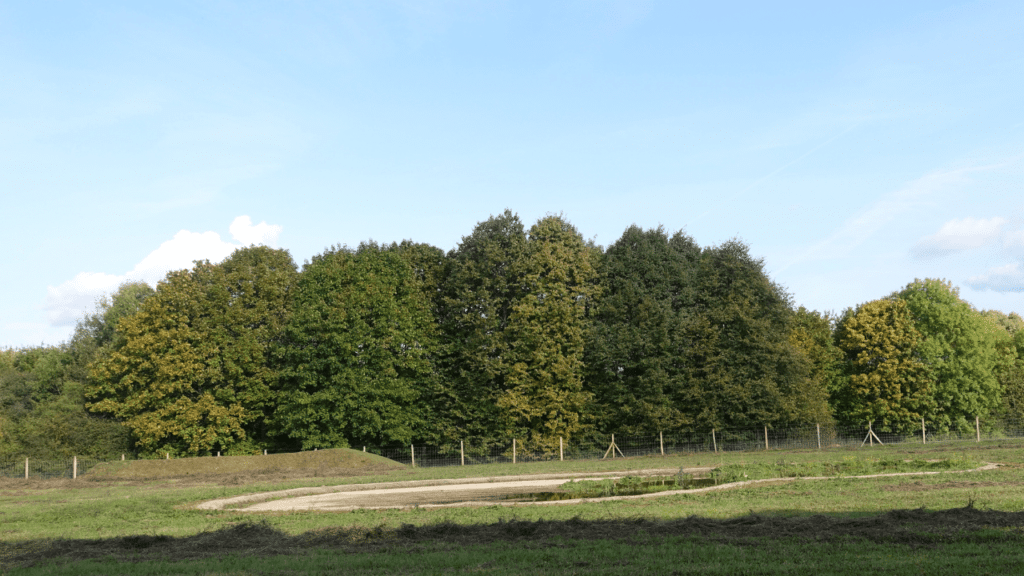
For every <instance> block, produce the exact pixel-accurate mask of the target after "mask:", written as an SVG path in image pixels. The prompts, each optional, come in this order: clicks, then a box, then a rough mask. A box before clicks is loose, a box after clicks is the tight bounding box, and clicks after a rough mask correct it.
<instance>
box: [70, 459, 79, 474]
mask: <svg viewBox="0 0 1024 576" xmlns="http://www.w3.org/2000/svg"><path fill="white" fill-rule="evenodd" d="M71 479H72V480H77V479H78V456H72V457H71Z"/></svg>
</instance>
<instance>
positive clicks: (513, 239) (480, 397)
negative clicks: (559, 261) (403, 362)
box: [439, 210, 529, 439]
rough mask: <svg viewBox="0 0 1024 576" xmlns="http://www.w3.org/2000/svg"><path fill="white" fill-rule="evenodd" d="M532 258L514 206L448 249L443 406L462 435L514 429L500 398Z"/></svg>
mask: <svg viewBox="0 0 1024 576" xmlns="http://www.w3.org/2000/svg"><path fill="white" fill-rule="evenodd" d="M528 257H529V254H528V247H527V237H526V232H525V230H524V229H523V225H522V222H520V220H519V217H518V216H516V215H514V214H512V213H511V212H510V211H508V210H505V212H504V213H502V214H501V215H499V216H492V217H491V218H489V219H488V220H486V221H484V222H480V223H478V224H477V225H476V227H475V228H474V229H473V232H472V233H471V234H470V235H469V236H465V237H463V238H462V241H461V242H460V243H459V245H458V246H457V247H456V248H455V250H453V251H452V252H451V253H449V254H448V272H447V275H446V277H447V278H446V283H445V285H444V287H443V292H442V297H441V299H440V302H441V305H440V314H439V321H440V325H441V329H442V333H443V338H444V340H445V357H444V360H443V365H442V370H443V372H444V378H445V380H446V382H447V393H446V395H445V397H444V399H443V402H442V404H441V405H440V406H439V411H440V412H441V413H443V414H445V415H446V418H447V419H448V420H449V421H450V422H451V424H450V427H451V429H452V430H453V431H454V433H455V434H457V435H462V436H478V437H490V438H502V439H504V438H507V437H508V434H510V433H511V432H512V428H513V421H512V419H511V418H510V417H509V414H508V413H507V412H506V411H503V410H500V409H499V408H498V405H497V402H498V398H499V397H501V395H502V394H503V393H504V392H505V391H506V390H508V389H509V387H510V386H511V385H510V384H509V382H508V381H507V377H508V372H509V367H510V366H509V357H510V355H511V353H512V348H513V346H514V341H513V339H512V335H511V334H510V333H509V332H508V327H509V323H510V321H511V318H512V315H513V312H514V310H515V306H516V304H517V303H518V302H519V300H520V299H521V298H522V297H523V295H524V293H525V290H526V286H525V280H524V278H523V276H524V272H525V268H526V265H525V260H526V259H527V258H528Z"/></svg>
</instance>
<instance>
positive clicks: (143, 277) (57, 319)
mask: <svg viewBox="0 0 1024 576" xmlns="http://www.w3.org/2000/svg"><path fill="white" fill-rule="evenodd" d="M229 231H230V232H231V236H232V237H233V238H234V239H235V240H236V241H238V242H239V244H234V243H231V242H225V241H224V240H221V237H220V234H217V233H216V232H189V231H188V230H181V231H180V232H178V233H177V234H175V235H174V238H172V239H170V240H168V241H166V242H164V243H162V244H160V246H159V247H157V249H156V250H153V251H152V252H150V253H149V254H148V255H147V256H146V257H145V258H143V259H142V261H140V262H139V263H138V264H136V265H135V267H134V268H133V269H132V270H131V271H129V272H127V273H125V274H121V275H114V274H105V273H103V272H81V273H79V274H77V275H76V276H75V277H74V278H72V279H71V280H68V281H66V282H64V283H62V284H61V285H59V286H56V287H54V286H48V287H47V289H46V292H47V294H46V303H45V305H44V307H43V309H44V310H46V311H47V315H48V320H49V322H50V325H51V326H70V325H72V324H74V323H75V322H76V321H77V320H78V319H79V318H81V317H82V315H83V314H84V313H87V312H88V311H90V310H91V309H92V308H93V306H94V305H95V303H96V301H97V300H98V299H99V298H100V297H101V296H103V295H104V294H110V293H111V292H114V291H115V290H117V287H118V286H120V285H121V284H124V283H125V282H133V281H142V282H146V283H147V284H149V285H150V286H153V287H156V284H157V282H159V281H160V280H162V279H163V278H164V277H165V276H166V275H167V273H168V272H169V271H171V270H182V269H185V268H191V267H192V263H193V262H194V261H195V260H209V261H211V262H220V261H221V260H224V259H225V258H227V257H228V256H230V255H231V253H232V252H234V251H235V250H236V249H238V248H241V247H243V246H248V245H250V244H265V245H270V246H273V245H275V244H276V242H277V236H278V235H279V234H280V233H281V226H276V225H269V224H267V223H266V222H260V223H259V224H257V225H255V226H254V225H253V224H252V220H250V219H249V217H248V216H239V217H238V218H235V220H234V221H233V222H232V223H231V226H230V227H229Z"/></svg>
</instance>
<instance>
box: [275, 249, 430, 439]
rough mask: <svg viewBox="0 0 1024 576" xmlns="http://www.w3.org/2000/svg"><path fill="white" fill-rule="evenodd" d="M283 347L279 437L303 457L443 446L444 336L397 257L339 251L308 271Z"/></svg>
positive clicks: (298, 290) (405, 264) (405, 265)
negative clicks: (440, 371) (439, 405)
mask: <svg viewBox="0 0 1024 576" xmlns="http://www.w3.org/2000/svg"><path fill="white" fill-rule="evenodd" d="M293 302H294V303H293V309H294V310H295V313H294V315H293V317H292V319H291V322H290V323H289V325H288V327H287V329H286V331H285V338H284V341H283V344H282V347H281V351H280V353H281V357H282V360H283V373H282V379H281V390H282V394H281V396H280V404H279V405H278V409H277V413H276V415H275V418H274V423H275V426H276V429H277V430H278V431H279V433H280V434H282V435H284V436H286V437H287V438H290V439H292V440H293V441H297V442H299V443H301V446H302V448H303V449H312V448H327V447H346V446H348V445H349V443H360V444H375V445H382V444H386V443H389V442H402V443H408V442H409V441H411V440H412V439H414V438H416V439H423V438H431V437H432V436H434V437H436V434H435V430H433V429H432V428H431V427H430V424H431V422H432V419H433V417H432V413H431V404H432V400H433V398H432V396H433V395H435V394H436V388H437V381H436V376H435V373H434V367H433V364H432V358H433V356H434V355H435V352H436V347H437V338H438V336H437V327H436V325H435V323H434V321H433V317H432V315H431V313H430V306H429V303H428V301H427V297H426V295H425V294H424V291H423V289H422V287H421V283H420V281H419V280H417V277H416V273H415V271H414V269H413V268H412V267H411V266H410V265H409V263H408V261H407V260H406V259H404V258H403V257H402V256H401V255H400V254H399V253H397V252H395V251H391V250H387V249H381V248H380V247H378V246H377V245H374V244H363V245H361V246H360V247H359V249H358V250H357V251H352V250H349V249H346V248H331V249H328V250H326V251H325V252H324V253H323V254H321V255H318V256H316V257H314V258H313V260H312V261H311V262H310V263H308V264H307V265H306V266H305V267H304V268H303V272H302V275H301V278H300V280H299V283H298V285H297V287H296V291H295V297H294V301H293Z"/></svg>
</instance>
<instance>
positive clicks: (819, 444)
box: [814, 424, 821, 450]
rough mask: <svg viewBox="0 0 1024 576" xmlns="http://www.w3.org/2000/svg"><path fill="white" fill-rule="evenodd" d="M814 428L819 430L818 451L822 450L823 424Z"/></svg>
mask: <svg viewBox="0 0 1024 576" xmlns="http://www.w3.org/2000/svg"><path fill="white" fill-rule="evenodd" d="M814 427H815V428H816V429H817V430H818V450H821V424H815V425H814Z"/></svg>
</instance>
